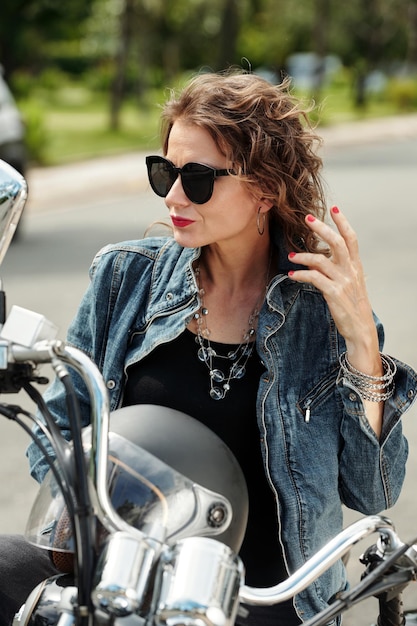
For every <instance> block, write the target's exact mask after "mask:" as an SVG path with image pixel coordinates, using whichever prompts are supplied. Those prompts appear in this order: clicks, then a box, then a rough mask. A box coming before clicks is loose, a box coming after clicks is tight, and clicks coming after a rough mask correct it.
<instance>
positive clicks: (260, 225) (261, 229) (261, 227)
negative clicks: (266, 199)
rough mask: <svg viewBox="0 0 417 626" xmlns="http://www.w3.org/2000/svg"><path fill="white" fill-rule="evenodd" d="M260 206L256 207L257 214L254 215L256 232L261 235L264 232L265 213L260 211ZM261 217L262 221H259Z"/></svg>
mask: <svg viewBox="0 0 417 626" xmlns="http://www.w3.org/2000/svg"><path fill="white" fill-rule="evenodd" d="M261 208H262V207H259V208H258V215H257V216H256V228H257V229H258V233H259V234H260V235H261V236H262V235H263V234H264V232H265V220H266V213H261ZM261 216H262V218H261ZM261 219H262V223H261Z"/></svg>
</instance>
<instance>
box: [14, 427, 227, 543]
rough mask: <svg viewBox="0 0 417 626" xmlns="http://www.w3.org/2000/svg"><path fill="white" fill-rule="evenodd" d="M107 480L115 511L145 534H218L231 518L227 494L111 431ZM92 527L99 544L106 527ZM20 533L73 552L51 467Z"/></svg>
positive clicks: (174, 537)
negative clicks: (94, 529) (191, 477)
mask: <svg viewBox="0 0 417 626" xmlns="http://www.w3.org/2000/svg"><path fill="white" fill-rule="evenodd" d="M86 455H87V456H88V450H86ZM107 484H108V489H109V495H110V499H111V502H112V505H113V508H114V509H115V511H116V512H117V514H118V515H119V517H121V518H122V519H123V520H124V521H125V522H127V523H128V524H129V525H131V526H133V527H135V528H137V529H138V530H140V531H142V532H144V533H145V534H146V535H147V536H149V537H154V538H156V539H158V540H161V539H162V540H164V541H165V542H166V543H175V542H176V541H178V540H179V539H182V538H184V537H187V536H191V535H199V536H213V535H217V534H220V533H222V532H223V531H224V530H225V529H226V528H227V527H228V526H229V524H230V521H231V507H230V504H229V502H228V500H227V499H226V498H224V497H223V496H221V495H220V494H218V493H215V492H213V491H210V490H208V489H206V488H204V487H202V486H200V485H197V484H196V483H193V482H192V481H191V480H189V479H188V478H186V477H185V476H183V475H182V474H180V473H179V472H177V471H175V470H174V469H172V468H171V467H169V466H168V465H166V464H165V463H164V462H162V461H161V460H160V459H158V458H156V457H155V456H153V455H152V454H150V453H149V452H147V451H146V450H144V449H143V448H140V447H139V446H137V445H135V444H133V443H131V442H130V441H128V440H127V439H125V438H124V437H121V436H120V435H118V434H116V433H110V434H109V455H108V465H107ZM93 499H94V498H93ZM93 504H94V502H93ZM219 511H221V515H220V519H221V521H219ZM213 512H215V513H214V514H213ZM97 529H98V530H97V546H99V545H100V543H101V542H102V541H103V540H104V539H105V537H106V536H107V533H106V531H105V530H104V528H103V526H102V525H101V524H100V523H99V524H97ZM25 536H26V538H27V539H28V540H29V541H30V542H31V543H33V544H35V545H37V546H39V547H43V548H47V549H50V550H53V551H56V552H74V536H73V530H72V524H71V516H70V515H69V513H68V509H67V506H66V504H65V500H64V497H63V495H62V493H61V491H60V488H59V487H58V483H57V481H56V479H55V477H54V474H53V472H52V471H49V472H48V474H47V475H46V477H45V479H44V481H43V483H42V485H41V486H40V489H39V492H38V495H37V497H36V499H35V502H34V504H33V507H32V510H31V512H30V515H29V519H28V522H27V526H26V531H25Z"/></svg>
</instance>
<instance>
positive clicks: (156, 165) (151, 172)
mask: <svg viewBox="0 0 417 626" xmlns="http://www.w3.org/2000/svg"><path fill="white" fill-rule="evenodd" d="M147 167H148V176H149V182H150V183H151V187H152V189H153V190H154V192H155V193H156V194H157V195H158V196H161V198H166V196H167V195H168V193H169V190H170V189H171V187H172V185H173V184H174V183H175V180H176V178H177V176H178V174H177V172H176V171H175V170H174V168H173V166H172V165H171V164H170V163H169V161H166V160H165V159H160V160H156V159H155V160H154V159H148V160H147Z"/></svg>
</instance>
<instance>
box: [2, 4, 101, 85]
mask: <svg viewBox="0 0 417 626" xmlns="http://www.w3.org/2000/svg"><path fill="white" fill-rule="evenodd" d="M92 2H93V0H66V1H65V2H63V3H61V2H50V0H2V2H1V7H0V62H1V63H2V65H3V68H4V73H5V76H6V78H7V79H9V78H10V77H11V76H12V74H13V72H14V71H15V70H16V69H17V68H26V69H28V70H32V71H36V70H38V69H39V68H41V67H42V66H44V65H45V64H47V63H48V62H49V58H48V57H49V54H50V48H48V45H47V44H48V42H54V41H58V42H62V41H64V40H70V39H71V40H74V39H76V38H79V37H81V35H82V26H83V23H84V21H85V19H86V18H87V17H88V15H89V13H90V10H91V5H92Z"/></svg>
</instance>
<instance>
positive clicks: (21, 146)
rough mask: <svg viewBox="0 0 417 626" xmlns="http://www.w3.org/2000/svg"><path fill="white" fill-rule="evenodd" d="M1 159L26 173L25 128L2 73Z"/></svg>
mask: <svg viewBox="0 0 417 626" xmlns="http://www.w3.org/2000/svg"><path fill="white" fill-rule="evenodd" d="M0 159H3V161H6V162H7V163H9V164H10V165H12V166H13V167H14V168H15V169H16V170H17V171H18V172H20V173H21V174H23V175H25V172H26V162H27V154H26V146H25V126H24V124H23V120H22V117H21V115H20V113H19V110H18V108H17V105H16V102H15V100H14V98H13V96H12V94H11V92H10V89H9V87H8V86H7V84H6V82H5V80H4V78H3V76H2V73H1V72H0Z"/></svg>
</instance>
